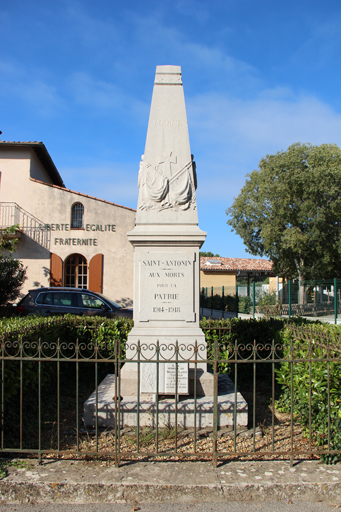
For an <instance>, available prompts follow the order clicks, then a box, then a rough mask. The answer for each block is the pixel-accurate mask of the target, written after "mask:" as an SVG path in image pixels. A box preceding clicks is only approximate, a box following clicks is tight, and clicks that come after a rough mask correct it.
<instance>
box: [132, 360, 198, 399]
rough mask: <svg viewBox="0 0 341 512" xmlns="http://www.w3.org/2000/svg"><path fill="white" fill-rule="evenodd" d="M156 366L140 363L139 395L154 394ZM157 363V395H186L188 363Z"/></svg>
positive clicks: (154, 364)
mask: <svg viewBox="0 0 341 512" xmlns="http://www.w3.org/2000/svg"><path fill="white" fill-rule="evenodd" d="M156 364H157V363H141V393H152V394H155V393H156ZM177 366H178V370H176V362H168V363H159V390H158V391H159V394H160V395H161V394H162V395H175V392H176V391H177V394H178V395H188V392H189V391H188V363H178V364H177ZM176 371H177V372H178V389H177V390H176V385H175V383H176Z"/></svg>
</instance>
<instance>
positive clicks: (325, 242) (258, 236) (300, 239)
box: [226, 143, 341, 302]
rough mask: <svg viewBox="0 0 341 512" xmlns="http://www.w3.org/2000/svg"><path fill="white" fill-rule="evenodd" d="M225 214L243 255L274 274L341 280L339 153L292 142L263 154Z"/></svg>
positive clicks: (324, 146)
mask: <svg viewBox="0 0 341 512" xmlns="http://www.w3.org/2000/svg"><path fill="white" fill-rule="evenodd" d="M247 178H248V179H247V180H246V183H245V185H244V187H243V188H242V190H241V192H240V194H239V196H238V197H237V198H236V199H235V200H234V203H233V204H232V206H231V207H230V208H229V209H228V210H227V211H226V213H227V215H228V216H229V219H228V221H227V224H228V225H230V226H231V227H232V231H233V230H234V231H235V232H236V233H237V234H238V235H239V236H240V237H241V238H242V240H243V242H244V244H245V245H246V248H247V251H248V252H249V253H251V254H253V255H257V256H267V257H268V258H270V259H271V261H272V262H273V264H274V272H276V273H278V274H279V275H281V276H283V277H287V278H289V279H293V278H298V279H299V283H300V291H301V293H300V302H303V280H304V279H321V278H324V279H327V278H331V277H340V276H341V224H340V223H341V150H340V148H339V147H338V146H337V145H336V144H322V145H321V146H313V145H311V144H300V143H296V144H293V145H292V146H290V147H289V148H288V149H287V151H281V152H278V153H276V154H275V155H267V156H266V157H265V158H262V159H261V161H260V163H259V168H258V170H254V171H253V172H252V173H251V174H248V175H247Z"/></svg>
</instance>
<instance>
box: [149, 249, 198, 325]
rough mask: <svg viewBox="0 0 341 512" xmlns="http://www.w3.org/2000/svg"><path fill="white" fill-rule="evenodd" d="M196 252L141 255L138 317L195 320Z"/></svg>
mask: <svg viewBox="0 0 341 512" xmlns="http://www.w3.org/2000/svg"><path fill="white" fill-rule="evenodd" d="M195 264H196V262H195V253H194V252H191V253H173V254H160V253H157V254H155V253H146V254H141V256H140V261H139V265H140V303H139V310H140V315H139V317H140V321H142V322H148V321H149V320H184V321H186V322H194V321H195V312H194V311H195V308H194V293H193V289H194V271H195V269H194V266H195Z"/></svg>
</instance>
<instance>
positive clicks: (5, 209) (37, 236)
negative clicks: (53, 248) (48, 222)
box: [0, 203, 51, 251]
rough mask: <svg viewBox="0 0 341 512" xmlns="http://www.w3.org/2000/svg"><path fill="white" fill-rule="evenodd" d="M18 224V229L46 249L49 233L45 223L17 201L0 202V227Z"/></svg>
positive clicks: (48, 242) (48, 245) (49, 238)
mask: <svg viewBox="0 0 341 512" xmlns="http://www.w3.org/2000/svg"><path fill="white" fill-rule="evenodd" d="M14 225H18V226H19V231H21V232H22V233H24V234H25V235H26V236H28V237H29V238H31V239H32V240H34V241H35V242H36V243H37V244H39V245H41V246H42V247H44V248H45V249H47V250H48V251H49V250H50V240H51V233H50V231H48V230H47V229H45V223H44V222H42V221H41V220H39V219H38V218H37V217H35V216H34V215H32V214H31V213H29V212H27V211H26V210H24V208H22V207H21V206H19V205H18V204H17V203H0V228H8V227H10V226H14Z"/></svg>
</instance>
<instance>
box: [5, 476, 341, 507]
mask: <svg viewBox="0 0 341 512" xmlns="http://www.w3.org/2000/svg"><path fill="white" fill-rule="evenodd" d="M288 499H295V500H296V501H318V500H323V501H325V500H334V501H335V500H341V484H339V483H335V484H331V483H320V484H317V483H315V484H311V483H308V484H302V483H297V484H289V485H287V484H268V485H267V484H260V485H257V484H240V485H228V484H227V485H226V484H221V485H188V484H185V485H172V484H170V485H163V484H162V485H157V484H156V485H153V484H142V485H141V484H98V483H96V484H68V483H46V484H44V483H42V482H37V483H32V482H20V483H16V482H6V481H2V482H0V504H6V503H13V504H20V503H31V504H40V503H80V504H81V503H162V502H172V503H187V502H188V503H189V502H196V501H200V502H222V503H223V502H229V501H239V502H249V501H254V500H257V501H264V502H265V501H283V500H288Z"/></svg>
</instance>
